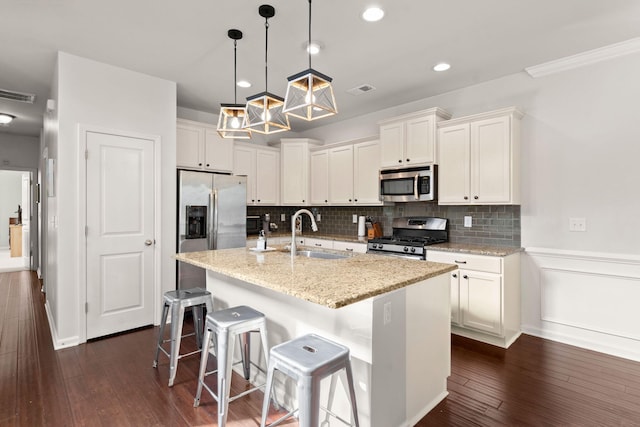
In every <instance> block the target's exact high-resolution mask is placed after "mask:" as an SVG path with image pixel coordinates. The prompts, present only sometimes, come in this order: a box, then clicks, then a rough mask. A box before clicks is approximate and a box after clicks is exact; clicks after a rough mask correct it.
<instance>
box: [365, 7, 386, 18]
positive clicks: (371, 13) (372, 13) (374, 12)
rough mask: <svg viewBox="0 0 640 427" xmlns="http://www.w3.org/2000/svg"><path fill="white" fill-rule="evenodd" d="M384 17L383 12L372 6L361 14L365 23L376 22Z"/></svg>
mask: <svg viewBox="0 0 640 427" xmlns="http://www.w3.org/2000/svg"><path fill="white" fill-rule="evenodd" d="M383 16H384V10H382V9H380V8H379V7H376V6H373V7H369V8H367V9H366V10H365V11H364V12H362V19H364V20H365V21H367V22H376V21H379V20H381V19H382V17H383Z"/></svg>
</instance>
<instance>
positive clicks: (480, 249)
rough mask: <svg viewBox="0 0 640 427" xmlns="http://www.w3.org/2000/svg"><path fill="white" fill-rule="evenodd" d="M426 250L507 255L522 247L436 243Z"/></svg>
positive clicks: (520, 250) (518, 250) (520, 249)
mask: <svg viewBox="0 0 640 427" xmlns="http://www.w3.org/2000/svg"><path fill="white" fill-rule="evenodd" d="M427 250H428V251H431V250H435V251H443V252H458V253H467V254H474V255H490V256H508V255H511V254H515V253H517V252H522V248H519V247H510V246H490V245H486V246H484V245H470V244H468V243H451V242H448V243H438V244H436V245H431V246H427Z"/></svg>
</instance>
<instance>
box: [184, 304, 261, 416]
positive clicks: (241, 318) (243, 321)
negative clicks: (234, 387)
mask: <svg viewBox="0 0 640 427" xmlns="http://www.w3.org/2000/svg"><path fill="white" fill-rule="evenodd" d="M251 332H259V333H260V341H261V343H262V350H263V352H264V357H265V361H266V363H268V361H269V347H268V346H267V329H266V319H265V316H264V314H262V313H260V312H259V311H257V310H254V309H253V308H251V307H248V306H246V305H242V306H238V307H232V308H228V309H226V310H219V311H216V312H213V313H210V314H208V315H207V318H206V323H205V330H204V338H203V346H202V355H201V356H200V372H199V375H198V389H197V391H196V396H195V399H194V401H193V406H194V407H197V406H199V405H200V396H201V394H202V389H203V388H204V389H206V390H207V391H208V392H209V394H211V396H212V397H213V398H214V399H215V400H216V401H217V402H218V426H219V427H224V426H225V425H226V422H227V414H228V408H229V402H232V401H233V400H235V399H237V398H239V397H242V396H244V395H246V394H248V393H251V392H253V391H256V390H259V389H260V388H262V387H263V385H261V386H257V387H252V388H250V389H248V390H245V391H244V392H242V393H240V394H238V395H236V396H233V397H231V396H230V392H231V376H232V371H231V368H232V366H233V365H234V362H233V351H234V348H235V345H234V341H235V337H236V336H237V337H238V338H239V340H240V347H241V356H242V365H243V371H244V372H243V373H244V378H245V379H246V380H249V378H250V369H251V365H252V364H253V363H252V362H251V354H250V353H251V352H250V350H251V349H250V346H251V341H250V336H249V334H250V333H251ZM212 341H213V345H214V350H215V354H216V359H217V369H216V370H214V371H209V372H207V370H206V369H207V360H208V358H209V347H210V345H211V342H212ZM238 363H240V362H238ZM253 365H254V366H256V367H257V368H258V369H260V367H259V366H258V365H257V364H253ZM216 372H217V373H218V390H217V391H218V393H217V394H216V393H214V391H213V390H212V389H211V388H210V387H209V386H208V385H207V384H206V383H205V381H204V380H205V377H207V376H209V375H211V374H214V373H216Z"/></svg>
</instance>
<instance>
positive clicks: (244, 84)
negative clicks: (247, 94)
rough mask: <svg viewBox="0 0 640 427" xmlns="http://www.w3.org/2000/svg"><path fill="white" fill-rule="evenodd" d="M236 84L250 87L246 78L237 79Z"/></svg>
mask: <svg viewBox="0 0 640 427" xmlns="http://www.w3.org/2000/svg"><path fill="white" fill-rule="evenodd" d="M238 86H239V87H251V83H250V82H248V81H246V80H239V81H238Z"/></svg>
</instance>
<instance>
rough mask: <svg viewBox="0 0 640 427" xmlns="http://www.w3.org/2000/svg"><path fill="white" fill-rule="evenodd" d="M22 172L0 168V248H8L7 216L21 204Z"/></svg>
mask: <svg viewBox="0 0 640 427" xmlns="http://www.w3.org/2000/svg"><path fill="white" fill-rule="evenodd" d="M22 173H23V172H18V171H5V170H0V249H8V248H9V218H11V217H17V216H18V214H17V213H15V211H17V210H18V205H21V204H22Z"/></svg>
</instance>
